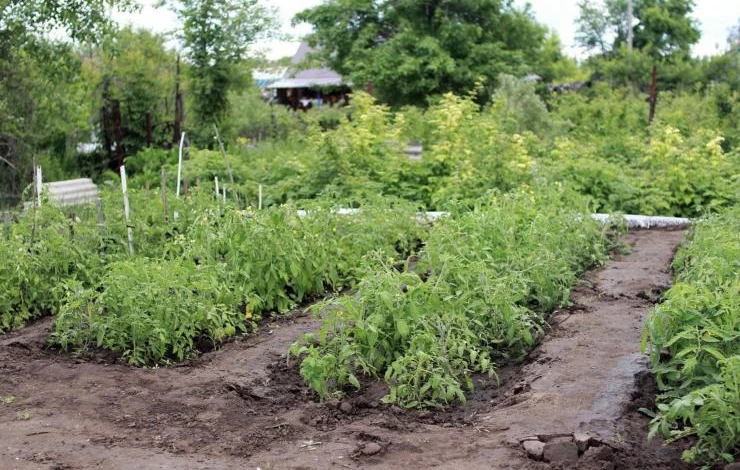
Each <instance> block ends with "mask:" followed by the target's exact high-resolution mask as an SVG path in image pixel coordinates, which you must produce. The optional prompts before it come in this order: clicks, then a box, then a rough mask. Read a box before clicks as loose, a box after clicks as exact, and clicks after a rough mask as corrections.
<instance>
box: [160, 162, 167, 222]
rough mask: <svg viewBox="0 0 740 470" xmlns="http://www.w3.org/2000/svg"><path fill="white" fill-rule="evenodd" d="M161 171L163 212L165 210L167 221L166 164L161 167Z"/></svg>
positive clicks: (165, 219)
mask: <svg viewBox="0 0 740 470" xmlns="http://www.w3.org/2000/svg"><path fill="white" fill-rule="evenodd" d="M160 172H161V183H162V184H161V192H162V212H164V221H165V222H167V221H168V219H169V210H168V209H167V170H165V169H164V165H162V168H161V169H160Z"/></svg>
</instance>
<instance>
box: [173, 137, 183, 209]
mask: <svg viewBox="0 0 740 470" xmlns="http://www.w3.org/2000/svg"><path fill="white" fill-rule="evenodd" d="M184 144H185V133H184V132H183V133H182V135H181V136H180V152H179V156H178V158H177V191H175V197H176V198H179V197H180V178H182V146H183V145H184Z"/></svg>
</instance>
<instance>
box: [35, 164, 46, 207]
mask: <svg viewBox="0 0 740 470" xmlns="http://www.w3.org/2000/svg"><path fill="white" fill-rule="evenodd" d="M43 192H44V187H43V177H42V175H41V165H39V166H37V167H36V204H37V205H38V206H39V207H41V194H42V193H43Z"/></svg>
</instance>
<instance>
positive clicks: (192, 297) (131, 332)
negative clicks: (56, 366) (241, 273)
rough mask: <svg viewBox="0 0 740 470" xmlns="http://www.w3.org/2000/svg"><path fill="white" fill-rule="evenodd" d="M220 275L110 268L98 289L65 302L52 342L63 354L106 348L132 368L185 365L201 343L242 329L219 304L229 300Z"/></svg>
mask: <svg viewBox="0 0 740 470" xmlns="http://www.w3.org/2000/svg"><path fill="white" fill-rule="evenodd" d="M223 269H224V267H223V266H219V265H210V266H196V265H195V264H193V263H192V262H188V261H187V260H182V259H178V260H172V261H170V260H153V259H147V258H132V259H130V260H123V261H117V262H114V263H111V264H110V265H108V266H107V267H106V270H105V275H104V276H103V277H102V278H101V279H100V281H99V283H98V284H96V285H94V286H93V287H91V288H90V289H87V290H84V291H82V292H75V293H74V296H73V297H70V298H68V299H67V301H66V302H65V303H64V305H63V306H62V307H61V309H60V310H59V313H58V315H57V318H56V321H55V324H54V328H55V333H54V335H53V336H52V338H51V341H52V342H54V343H56V344H58V345H59V346H61V347H62V348H63V349H69V348H76V349H78V348H85V347H89V346H91V345H95V346H97V347H100V348H105V349H109V350H112V351H115V352H118V353H121V354H122V356H123V358H124V359H126V360H128V362H129V363H130V364H134V365H143V364H153V363H158V362H161V361H162V360H163V359H165V358H172V359H175V360H179V361H182V360H183V359H185V358H186V357H187V356H188V355H189V354H190V353H191V352H192V351H193V350H194V345H195V344H196V343H197V342H198V341H199V340H206V341H207V340H210V341H212V342H217V341H221V340H222V339H224V338H226V337H229V336H233V335H234V334H235V333H236V331H237V329H239V330H243V329H244V323H243V322H242V321H241V319H240V316H239V315H234V314H233V312H230V311H229V309H228V308H227V306H226V305H225V304H224V303H223V302H224V301H228V300H230V299H229V289H228V286H225V285H223V284H221V279H222V277H223V276H219V271H223ZM162 299H167V300H166V301H165V302H163V301H162Z"/></svg>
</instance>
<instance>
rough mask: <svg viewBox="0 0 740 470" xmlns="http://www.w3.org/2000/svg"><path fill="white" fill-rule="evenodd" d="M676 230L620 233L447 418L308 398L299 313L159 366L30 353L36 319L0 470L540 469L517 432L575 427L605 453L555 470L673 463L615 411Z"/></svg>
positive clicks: (3, 352) (18, 375) (4, 416)
mask: <svg viewBox="0 0 740 470" xmlns="http://www.w3.org/2000/svg"><path fill="white" fill-rule="evenodd" d="M683 236H684V233H683V232H681V231H637V232H631V233H630V234H628V235H627V240H628V241H629V242H630V244H632V245H633V249H632V252H631V254H629V255H627V256H623V257H620V258H617V259H615V260H613V261H611V262H610V263H609V264H608V265H607V266H606V267H604V268H603V269H600V270H598V271H596V272H594V273H592V274H591V275H590V276H589V277H588V278H587V282H585V283H583V284H582V285H581V286H580V287H578V288H576V289H575V291H574V292H573V296H572V300H573V302H574V306H573V307H572V308H570V309H568V310H567V311H558V312H556V313H555V314H554V315H553V316H552V317H551V318H550V322H549V323H550V325H551V328H548V329H547V331H546V335H545V337H544V339H543V340H542V341H541V342H540V345H539V346H538V347H537V348H536V349H535V350H534V351H533V352H532V353H531V354H530V355H529V357H528V359H527V361H526V362H525V364H524V365H522V366H511V367H509V368H505V369H503V370H501V371H500V375H501V377H502V383H501V385H500V386H499V385H497V384H496V383H495V381H494V380H493V379H489V378H487V377H478V378H477V379H476V391H475V392H474V393H473V394H472V395H471V396H470V398H469V400H468V402H467V403H466V404H465V405H460V406H456V407H455V408H453V409H452V410H451V411H447V412H445V413H438V412H429V411H427V412H416V411H405V410H402V409H400V408H396V407H391V406H387V405H383V404H381V403H380V402H379V399H380V398H381V397H382V396H383V395H385V394H386V393H387V391H388V389H387V386H386V385H385V384H384V383H383V382H381V381H377V382H368V383H363V391H362V393H361V394H358V395H351V396H349V397H347V398H346V399H344V400H342V401H337V400H334V401H328V402H325V403H316V402H315V401H314V396H313V395H312V394H311V393H309V391H308V389H307V387H306V386H305V384H303V383H302V380H301V379H300V377H299V376H298V370H297V364H295V363H286V360H285V358H284V354H285V351H286V349H287V347H288V345H289V344H290V343H291V342H292V341H294V340H295V339H296V338H297V337H299V336H300V335H301V334H302V333H305V332H308V331H315V330H316V329H317V328H318V326H319V324H320V321H319V320H317V319H314V318H312V317H310V316H308V315H303V314H298V315H297V316H294V317H292V318H285V319H282V320H278V321H277V323H275V324H265V325H263V327H262V329H261V331H260V332H258V333H257V334H255V335H252V336H250V337H248V338H246V339H244V340H240V341H235V342H232V343H229V344H226V345H224V346H223V347H222V348H221V349H219V350H217V351H214V352H211V353H207V354H204V355H202V356H201V357H200V358H198V359H195V360H193V361H190V362H188V363H186V364H184V365H180V366H176V367H169V368H132V367H129V366H126V365H122V364H110V363H106V362H105V361H103V360H100V361H99V363H95V362H93V361H83V360H80V359H74V358H72V357H70V356H68V355H57V354H56V353H55V352H52V351H48V350H43V349H41V348H40V346H41V344H42V343H41V341H40V338H43V335H44V334H47V333H48V332H46V331H44V330H45V328H46V326H45V324H44V323H39V324H38V326H37V325H33V326H32V327H31V329H29V332H28V333H27V334H26V335H24V334H22V333H21V332H20V331H19V332H18V333H17V335H14V336H11V337H8V338H7V339H8V340H9V341H4V342H3V343H2V344H0V374H1V375H2V378H3V380H1V381H0V397H3V398H5V397H13V399H12V402H11V403H8V404H0V426H2V427H3V439H2V442H1V443H0V468H20V469H37V468H39V469H47V468H70V469H88V468H117V469H136V470H148V469H162V468H178V469H236V468H240V469H241V468H262V469H266V468H281V469H299V468H300V469H327V468H378V469H385V468H387V469H391V468H394V469H395V468H407V469H411V470H413V469H422V468H423V469H426V468H432V467H435V468H449V469H457V468H460V469H462V468H465V469H470V470H475V469H483V468H485V469H499V468H500V469H505V468H512V469H521V468H524V469H527V468H533V469H537V468H542V469H547V468H550V467H551V464H550V463H546V462H542V461H535V460H532V459H530V458H528V457H527V456H526V453H525V451H524V449H523V447H522V445H521V442H523V441H522V439H524V438H531V437H533V436H537V435H539V436H542V439H543V441H546V440H547V439H548V438H550V442H551V443H554V442H556V441H558V440H559V441H563V440H568V439H569V438H567V437H564V436H567V435H570V434H571V433H574V432H584V433H587V434H589V436H591V437H592V438H593V440H592V441H591V444H593V446H594V448H596V444H599V445H600V447H599V448H604V449H606V448H607V447H608V448H609V449H611V450H609V451H608V456H607V457H608V458H609V459H610V460H609V461H597V460H591V459H590V458H589V457H588V455H591V454H587V456H586V457H581V458H580V459H579V460H578V461H577V462H572V463H560V464H557V465H560V468H587V469H591V468H615V467H616V468H634V469H637V468H664V469H672V468H681V466H680V465H681V464H680V462H678V455H677V454H676V453H675V452H659V451H656V448H655V447H648V446H647V445H645V444H644V443H643V442H644V438H645V434H644V427H646V425H647V419H646V418H641V417H639V416H636V415H634V414H632V413H628V412H626V411H625V405H629V403H630V400H631V397H632V396H634V391H633V386H634V378H633V375H634V374H635V373H636V372H640V371H644V370H645V361H644V359H643V357H642V356H640V355H639V354H638V351H639V343H640V334H641V330H642V325H643V321H644V318H645V316H646V315H647V313H648V311H649V309H650V308H651V306H652V305H653V303H654V302H655V301H656V300H657V295H658V292H660V291H661V290H663V289H664V288H665V287H666V286H667V285H668V284H670V281H671V276H670V260H671V258H672V256H673V252H674V249H675V247H676V245H677V244H678V243H679V242H680V241H681V239H682V238H683ZM636 430H639V431H640V432H638V431H636ZM556 436H560V437H556ZM543 443H544V444H548V442H543ZM592 453H593V451H592ZM563 465H564V466H563ZM609 465H611V467H610V466H609Z"/></svg>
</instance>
